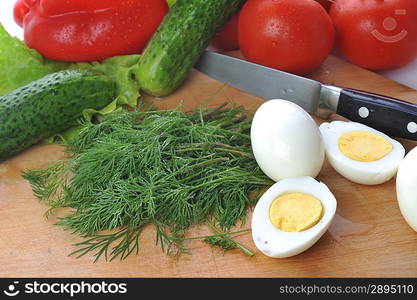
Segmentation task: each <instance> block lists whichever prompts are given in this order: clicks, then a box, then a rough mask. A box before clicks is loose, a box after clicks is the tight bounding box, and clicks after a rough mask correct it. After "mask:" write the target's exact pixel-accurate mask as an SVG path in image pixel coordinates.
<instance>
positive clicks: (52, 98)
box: [0, 70, 116, 161]
mask: <svg viewBox="0 0 417 300" xmlns="http://www.w3.org/2000/svg"><path fill="white" fill-rule="evenodd" d="M115 89H116V86H115V84H114V82H113V81H111V80H110V79H109V78H108V77H106V76H104V75H97V74H95V73H92V72H89V71H78V70H66V71H60V72H56V73H51V74H49V75H46V76H45V77H42V78H41V79H38V80H36V81H33V82H31V83H29V84H27V85H25V86H23V87H21V88H18V89H16V90H14V91H12V92H10V93H8V94H6V95H3V96H1V97H0V161H1V160H4V159H5V158H8V157H10V156H12V155H14V154H16V153H18V152H20V151H22V150H24V149H26V148H28V147H30V146H32V145H34V144H36V143H37V142H39V141H41V140H42V139H44V138H47V137H50V136H52V135H54V134H56V133H59V132H62V131H64V130H66V129H68V128H70V127H71V126H73V125H76V124H78V121H79V118H80V117H81V116H82V112H83V110H84V109H86V108H94V109H100V108H102V107H104V106H105V105H107V104H108V103H110V102H111V101H112V100H113V99H114V95H115Z"/></svg>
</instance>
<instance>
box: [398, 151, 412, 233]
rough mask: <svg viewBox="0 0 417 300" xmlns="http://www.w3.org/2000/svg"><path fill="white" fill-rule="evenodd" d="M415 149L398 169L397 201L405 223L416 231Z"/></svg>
mask: <svg viewBox="0 0 417 300" xmlns="http://www.w3.org/2000/svg"><path fill="white" fill-rule="evenodd" d="M416 171H417V147H415V148H413V149H412V150H411V151H410V152H408V153H407V155H406V156H405V158H404V159H403V161H402V162H401V164H400V167H399V168H398V173H397V178H396V185H397V201H398V205H399V207H400V210H401V214H402V215H403V217H404V219H405V221H406V222H407V223H408V225H410V227H411V228H413V229H414V230H415V231H417V192H416V187H417V172H416Z"/></svg>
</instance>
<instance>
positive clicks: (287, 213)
mask: <svg viewBox="0 0 417 300" xmlns="http://www.w3.org/2000/svg"><path fill="white" fill-rule="evenodd" d="M322 216H323V206H322V204H321V201H320V200H319V199H317V198H316V197H313V196H312V195H309V194H305V193H299V192H295V193H287V194H282V195H280V196H279V197H277V198H276V199H274V201H273V202H272V203H271V206H270V207H269V219H270V220H271V222H272V224H273V225H274V226H275V227H277V228H278V229H280V230H282V231H287V232H300V231H304V230H306V229H308V228H310V227H313V226H314V225H316V224H317V223H318V222H319V221H320V219H321V218H322Z"/></svg>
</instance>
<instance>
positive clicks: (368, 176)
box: [319, 121, 405, 185]
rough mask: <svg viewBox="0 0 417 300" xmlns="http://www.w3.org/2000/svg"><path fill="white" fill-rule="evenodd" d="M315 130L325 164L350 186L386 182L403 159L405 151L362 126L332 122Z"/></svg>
mask: <svg viewBox="0 0 417 300" xmlns="http://www.w3.org/2000/svg"><path fill="white" fill-rule="evenodd" d="M319 128H320V132H321V134H322V136H323V140H324V145H325V149H326V156H327V159H328V161H329V163H330V164H331V166H332V167H333V168H334V169H335V170H336V171H337V172H338V173H339V174H341V175H342V176H344V177H345V178H347V179H349V180H351V181H353V182H356V183H360V184H369V185H371V184H380V183H383V182H386V181H388V180H390V179H391V178H392V177H393V176H394V175H395V174H396V172H397V170H398V166H399V164H400V162H401V160H402V159H403V158H404V154H405V149H404V147H403V146H402V145H401V144H400V143H399V142H397V141H396V140H394V139H392V138H390V137H389V136H387V135H386V134H384V133H382V132H379V131H377V130H375V129H373V128H371V127H369V126H366V125H364V124H360V123H356V122H345V121H333V122H330V123H322V124H321V125H320V127H319Z"/></svg>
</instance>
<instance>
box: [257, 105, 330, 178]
mask: <svg viewBox="0 0 417 300" xmlns="http://www.w3.org/2000/svg"><path fill="white" fill-rule="evenodd" d="M251 144H252V150H253V154H254V156H255V159H256V161H257V163H258V165H259V167H260V168H261V169H262V171H263V172H264V173H265V174H266V175H267V176H268V177H269V178H271V179H272V180H274V181H278V180H280V179H282V178H288V177H298V176H311V177H316V176H317V174H318V173H319V172H320V170H321V168H322V166H323V161H324V144H323V141H322V138H321V134H320V131H319V129H318V126H317V124H316V122H315V121H314V120H313V118H312V117H311V116H310V115H309V114H308V113H307V112H306V111H305V110H303V109H302V108H301V107H300V106H298V105H296V104H294V103H292V102H290V101H286V100H281V99H272V100H269V101H267V102H265V103H263V104H262V105H261V106H260V107H259V108H258V110H257V111H256V113H255V115H254V118H253V121H252V124H251Z"/></svg>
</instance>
